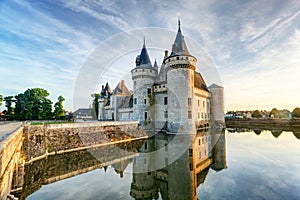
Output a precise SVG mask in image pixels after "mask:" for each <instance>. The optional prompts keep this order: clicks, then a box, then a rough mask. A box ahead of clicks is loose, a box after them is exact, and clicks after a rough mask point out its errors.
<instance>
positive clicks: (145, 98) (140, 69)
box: [131, 41, 158, 127]
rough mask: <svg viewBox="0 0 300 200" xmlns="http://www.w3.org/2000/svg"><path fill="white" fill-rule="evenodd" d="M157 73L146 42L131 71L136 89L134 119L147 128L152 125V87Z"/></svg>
mask: <svg viewBox="0 0 300 200" xmlns="http://www.w3.org/2000/svg"><path fill="white" fill-rule="evenodd" d="M157 71H158V68H157V67H155V66H154V67H152V64H151V61H150V57H149V54H148V51H147V48H146V45H145V41H144V44H143V48H142V50H141V54H140V55H138V56H137V59H136V67H135V68H134V69H132V70H131V75H132V80H133V89H134V95H133V119H135V120H139V121H140V123H141V125H143V126H145V127H147V126H150V124H151V123H150V122H151V117H152V110H151V106H152V102H153V97H152V94H153V91H152V85H153V84H154V82H155V79H156V77H157Z"/></svg>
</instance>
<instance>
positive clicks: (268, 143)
mask: <svg viewBox="0 0 300 200" xmlns="http://www.w3.org/2000/svg"><path fill="white" fill-rule="evenodd" d="M177 139H178V138H177ZM187 144H188V145H187ZM118 149H119V150H118ZM120 149H121V150H122V152H123V150H124V149H125V150H126V152H129V153H128V154H127V153H124V152H123V153H122V154H120V153H118V152H119V151H120ZM155 152H157V153H155ZM104 154H105V156H103V155H104ZM101 155H102V157H101ZM107 155H111V156H110V157H109V158H106V157H107ZM95 157H96V158H95ZM97 157H98V158H97ZM103 157H105V158H103ZM80 158H81V159H80ZM99 158H100V159H99ZM175 158H176V159H175ZM299 158H300V140H299V139H297V137H295V135H294V134H293V133H292V132H282V133H279V134H278V133H276V132H274V131H273V133H272V132H271V131H256V132H254V131H250V130H249V131H246V132H234V133H232V132H228V131H226V133H224V131H220V130H209V131H207V132H201V133H198V134H197V135H195V136H194V137H189V138H186V137H183V138H179V139H178V140H177V141H176V138H174V137H172V136H166V135H159V136H158V135H157V136H156V137H155V138H151V139H148V140H147V141H143V142H141V141H140V142H139V143H137V144H136V145H133V144H131V145H125V146H124V145H123V146H121V147H118V148H117V149H115V148H114V147H111V148H109V147H107V149H100V150H99V149H98V150H95V151H94V152H92V153H91V152H84V153H79V154H78V153H73V154H66V155H60V157H59V155H56V156H53V157H50V158H48V159H47V160H41V161H37V162H36V163H33V164H31V165H28V166H26V169H25V172H27V174H26V173H25V175H24V176H25V178H24V183H25V184H28V185H27V187H26V186H25V187H24V186H23V191H22V192H21V193H19V196H20V197H21V199H22V198H23V199H24V198H27V199H31V200H35V199H39V200H40V199H49V200H50V199H51V200H52V199H197V198H198V199H300V193H299V191H300V170H299V169H300V160H299ZM62 162H63V163H62ZM55 163H56V164H55Z"/></svg>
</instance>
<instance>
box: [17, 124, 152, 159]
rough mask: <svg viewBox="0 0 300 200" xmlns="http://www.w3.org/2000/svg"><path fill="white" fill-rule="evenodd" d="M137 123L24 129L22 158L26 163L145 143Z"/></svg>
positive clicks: (45, 125) (39, 126)
mask: <svg viewBox="0 0 300 200" xmlns="http://www.w3.org/2000/svg"><path fill="white" fill-rule="evenodd" d="M145 138H147V134H146V133H145V132H144V130H142V129H141V128H140V127H139V124H138V121H118V122H116V121H108V122H84V123H62V124H44V125H34V126H32V125H26V126H25V127H24V142H23V155H24V156H25V160H26V162H30V161H31V160H33V159H34V160H36V159H40V158H43V157H45V156H47V155H53V154H58V153H64V152H70V151H77V150H82V149H87V148H93V147H99V146H103V145H109V144H115V143H120V142H128V141H133V140H136V139H145Z"/></svg>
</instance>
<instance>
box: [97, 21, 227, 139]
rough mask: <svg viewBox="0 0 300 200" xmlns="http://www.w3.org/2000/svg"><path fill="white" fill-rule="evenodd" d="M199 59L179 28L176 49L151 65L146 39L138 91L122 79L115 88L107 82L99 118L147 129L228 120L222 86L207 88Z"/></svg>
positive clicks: (190, 127) (137, 71) (135, 72)
mask: <svg viewBox="0 0 300 200" xmlns="http://www.w3.org/2000/svg"><path fill="white" fill-rule="evenodd" d="M196 62H197V58H195V57H194V56H193V55H191V54H190V52H189V50H188V48H187V45H186V43H185V40H184V36H183V34H182V32H181V28H180V21H178V31H177V35H176V38H175V41H174V43H173V45H172V51H171V53H170V54H169V52H168V51H167V50H166V51H165V55H164V58H163V62H162V64H161V66H160V68H159V67H158V64H157V62H156V60H155V62H154V64H153V65H152V63H151V61H150V57H149V54H148V51H147V48H146V45H145V40H144V44H143V47H142V50H141V53H140V55H138V56H137V57H136V61H135V64H136V66H135V67H134V68H133V69H132V70H131V75H132V80H133V92H130V91H129V90H128V88H127V87H126V86H125V83H124V81H121V82H120V83H119V84H118V85H117V87H116V88H115V89H114V90H113V91H111V89H110V87H109V85H108V83H107V84H106V86H105V87H104V86H102V91H101V97H100V100H99V112H98V120H138V121H139V122H140V124H141V125H142V126H143V127H144V128H145V129H152V130H155V131H158V130H162V129H164V130H166V131H167V132H169V133H177V132H180V133H185V132H187V133H189V132H192V131H195V130H198V129H201V128H206V127H208V126H209V125H210V124H212V123H217V124H221V125H223V124H224V100H223V87H221V86H218V85H216V84H212V85H211V86H209V87H207V85H206V83H205V81H204V79H203V77H202V75H201V73H200V72H197V71H196Z"/></svg>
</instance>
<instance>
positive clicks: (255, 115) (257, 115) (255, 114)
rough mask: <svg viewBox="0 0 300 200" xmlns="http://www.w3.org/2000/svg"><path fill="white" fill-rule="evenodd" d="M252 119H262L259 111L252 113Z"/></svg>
mask: <svg viewBox="0 0 300 200" xmlns="http://www.w3.org/2000/svg"><path fill="white" fill-rule="evenodd" d="M252 117H254V118H261V117H262V114H261V112H260V111H259V110H255V111H254V112H253V113H252Z"/></svg>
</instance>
